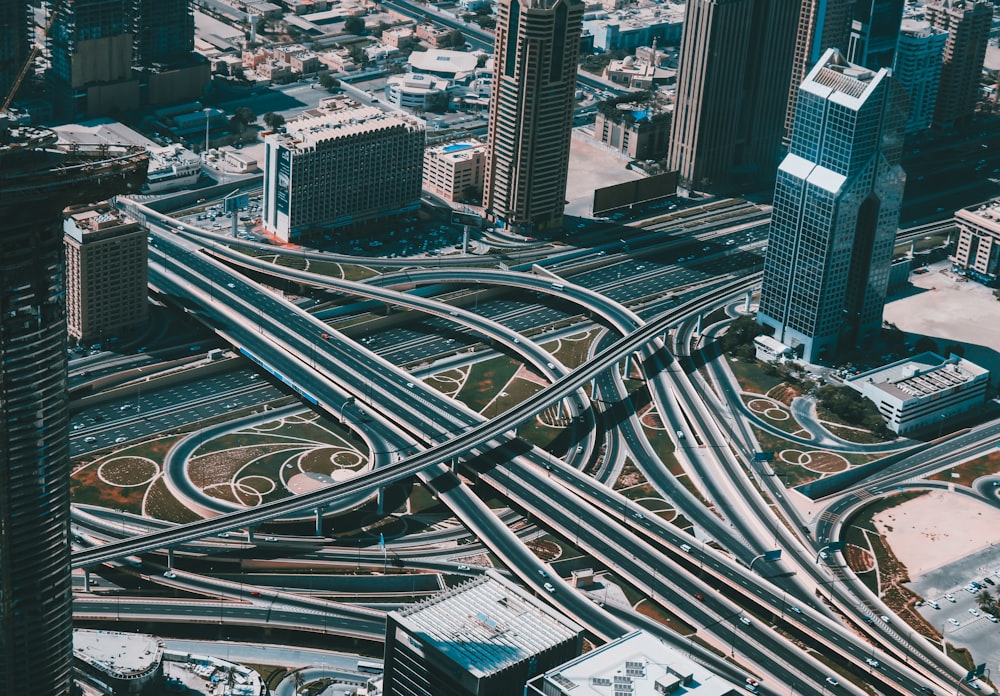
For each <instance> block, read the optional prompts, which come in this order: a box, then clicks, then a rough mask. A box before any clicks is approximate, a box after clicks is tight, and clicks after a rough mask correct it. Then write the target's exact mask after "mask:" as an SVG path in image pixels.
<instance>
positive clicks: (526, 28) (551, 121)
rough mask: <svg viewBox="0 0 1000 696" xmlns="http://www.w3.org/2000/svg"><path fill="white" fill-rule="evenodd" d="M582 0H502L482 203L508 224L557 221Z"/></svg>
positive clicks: (549, 225)
mask: <svg viewBox="0 0 1000 696" xmlns="http://www.w3.org/2000/svg"><path fill="white" fill-rule="evenodd" d="M583 8H584V3H583V2H582V0H500V3H499V9H498V11H497V26H496V43H495V45H494V50H493V55H494V70H493V86H492V89H491V90H490V115H489V131H488V146H489V154H488V155H487V160H486V179H485V186H484V192H483V206H484V207H485V208H486V210H487V213H488V214H489V215H490V216H491V217H492V218H494V219H495V220H497V221H499V222H501V223H502V224H503V225H505V226H506V227H508V228H511V229H513V230H515V231H517V232H521V233H525V234H533V233H534V232H537V231H544V230H548V229H553V228H559V227H561V226H562V218H563V210H564V208H565V206H566V177H567V174H568V171H569V145H570V136H571V134H572V126H573V94H574V91H575V90H576V69H577V60H578V55H579V51H580V33H581V31H582V29H583Z"/></svg>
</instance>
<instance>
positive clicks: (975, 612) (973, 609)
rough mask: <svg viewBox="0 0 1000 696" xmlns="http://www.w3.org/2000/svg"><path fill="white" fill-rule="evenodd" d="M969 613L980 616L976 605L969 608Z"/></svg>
mask: <svg viewBox="0 0 1000 696" xmlns="http://www.w3.org/2000/svg"><path fill="white" fill-rule="evenodd" d="M969 613H970V614H972V615H973V616H979V610H978V609H976V608H975V607H973V608H972V609H969Z"/></svg>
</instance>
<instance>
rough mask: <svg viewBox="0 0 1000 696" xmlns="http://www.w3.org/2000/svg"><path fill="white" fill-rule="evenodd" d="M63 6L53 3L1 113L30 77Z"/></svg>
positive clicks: (2, 106) (0, 106)
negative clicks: (32, 66)
mask: <svg viewBox="0 0 1000 696" xmlns="http://www.w3.org/2000/svg"><path fill="white" fill-rule="evenodd" d="M62 4H63V0H54V2H53V3H52V6H51V8H50V11H49V21H48V22H46V23H45V26H44V27H42V33H41V34H39V35H38V36H37V37H36V38H35V41H34V45H33V46H32V47H31V51H30V52H29V53H28V58H27V60H25V61H24V65H22V66H21V72H19V73H18V75H17V78H16V79H15V80H14V84H12V85H11V87H10V90H9V91H8V92H7V95H6V96H5V97H4V98H3V103H2V104H0V113H3V112H4V111H6V110H7V109H9V108H10V103H11V102H12V101H14V95H15V94H17V90H18V89H20V88H21V83H22V82H24V78H25V77H27V76H28V71H29V70H31V65H32V63H34V62H35V57H36V56H38V52H39V51H40V50H42V44H43V43H44V42H45V37H46V36H48V35H49V29H51V28H52V24H53V23H54V22H55V20H56V15H57V14H59V8H60V7H61V6H62Z"/></svg>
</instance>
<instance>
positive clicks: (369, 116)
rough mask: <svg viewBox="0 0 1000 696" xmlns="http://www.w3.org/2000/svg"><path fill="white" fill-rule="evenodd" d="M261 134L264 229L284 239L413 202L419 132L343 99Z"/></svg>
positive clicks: (412, 206) (395, 211)
mask: <svg viewBox="0 0 1000 696" xmlns="http://www.w3.org/2000/svg"><path fill="white" fill-rule="evenodd" d="M325 104H326V108H323V109H318V110H314V111H311V112H309V113H308V114H307V115H305V116H303V117H301V118H297V119H293V120H291V121H288V122H287V123H285V127H284V132H280V133H272V134H271V135H268V136H266V137H265V138H264V193H263V210H264V214H263V224H264V227H265V228H266V229H267V230H268V231H269V232H271V233H272V234H274V235H275V236H277V237H278V238H279V239H281V240H283V241H294V240H296V239H298V238H299V237H300V236H302V235H303V234H305V233H307V232H310V231H318V230H320V229H324V228H326V229H329V228H336V227H350V226H353V225H357V224H360V223H364V222H370V221H373V220H377V219H380V218H389V217H393V216H396V215H400V214H402V213H407V212H411V211H414V210H416V209H417V208H419V206H420V190H421V188H420V185H421V179H422V173H423V156H424V131H423V129H422V128H421V127H420V126H419V125H418V124H417V123H416V122H414V121H411V120H407V119H404V118H402V117H399V116H395V115H390V114H386V113H385V112H383V111H382V110H380V109H377V108H375V107H370V106H359V105H357V104H356V103H355V102H352V101H350V100H346V99H341V100H337V99H333V100H327V101H326V102H325Z"/></svg>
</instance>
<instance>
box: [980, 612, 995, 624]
mask: <svg viewBox="0 0 1000 696" xmlns="http://www.w3.org/2000/svg"><path fill="white" fill-rule="evenodd" d="M983 616H985V617H986V618H987V619H989V620H990V621H992V622H993V623H996V622H997V617H995V616H993V614H983Z"/></svg>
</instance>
